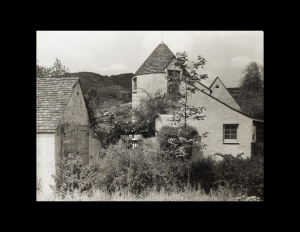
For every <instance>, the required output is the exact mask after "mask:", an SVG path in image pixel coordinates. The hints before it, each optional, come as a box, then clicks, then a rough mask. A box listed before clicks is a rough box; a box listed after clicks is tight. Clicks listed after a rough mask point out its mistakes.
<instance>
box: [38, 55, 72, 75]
mask: <svg viewBox="0 0 300 232" xmlns="http://www.w3.org/2000/svg"><path fill="white" fill-rule="evenodd" d="M37 62H38V60H37ZM63 76H64V77H66V76H70V73H69V69H68V68H66V67H65V66H64V65H62V64H61V62H60V60H58V59H57V58H56V60H55V62H54V63H53V66H52V67H50V68H47V67H44V66H40V65H38V64H37V63H36V77H37V78H53V77H63Z"/></svg>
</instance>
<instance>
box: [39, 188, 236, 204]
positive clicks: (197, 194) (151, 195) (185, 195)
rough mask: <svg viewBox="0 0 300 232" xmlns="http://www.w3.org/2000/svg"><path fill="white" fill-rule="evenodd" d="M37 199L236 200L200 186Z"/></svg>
mask: <svg viewBox="0 0 300 232" xmlns="http://www.w3.org/2000/svg"><path fill="white" fill-rule="evenodd" d="M37 201H234V198H233V195H232V193H231V191H230V190H228V189H219V190H218V191H212V192H211V193H210V194H205V192H204V191H203V190H202V189H200V188H198V190H195V189H188V188H185V189H184V190H183V191H178V190H176V189H174V190H173V191H165V190H164V189H163V188H162V189H161V190H160V191H156V190H155V189H150V190H147V191H145V192H143V193H142V194H139V195H136V194H131V193H130V192H129V191H126V190H121V191H115V192H113V193H111V194H109V193H107V192H104V191H101V190H92V191H89V192H83V193H80V192H79V191H75V192H74V193H67V194H66V196H65V197H64V198H61V197H59V196H55V195H54V194H53V195H45V194H43V193H41V192H37Z"/></svg>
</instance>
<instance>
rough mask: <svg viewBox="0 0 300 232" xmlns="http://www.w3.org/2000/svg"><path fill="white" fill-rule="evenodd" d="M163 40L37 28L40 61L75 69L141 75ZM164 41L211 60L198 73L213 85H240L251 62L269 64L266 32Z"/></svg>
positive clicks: (179, 34)
mask: <svg viewBox="0 0 300 232" xmlns="http://www.w3.org/2000/svg"><path fill="white" fill-rule="evenodd" d="M161 40H162V32H161V31H37V60H38V64H39V65H42V66H46V67H50V66H52V65H53V63H54V62H55V58H58V59H59V60H60V61H61V63H62V64H63V65H65V66H66V67H67V68H69V70H70V72H84V71H85V72H94V73H98V74H101V75H112V74H114V75H116V74H121V73H130V72H132V73H135V72H136V71H137V70H138V68H139V67H140V66H141V65H142V64H143V62H144V61H145V60H146V59H147V58H148V56H149V55H150V54H151V52H152V51H153V50H154V49H155V48H156V47H157V45H158V44H159V43H160V42H161ZM163 41H164V43H165V44H166V45H168V47H169V48H170V50H171V51H172V52H173V53H174V54H176V52H178V51H186V52H187V53H188V59H189V60H191V61H196V59H197V56H198V55H201V56H202V57H204V58H205V59H206V60H207V61H208V62H207V64H206V65H205V66H204V67H203V69H200V70H199V72H198V73H199V74H208V79H207V80H205V81H203V82H202V83H203V84H205V85H206V86H208V87H209V85H210V84H211V83H212V82H213V80H214V79H215V78H216V77H217V76H218V77H219V78H220V79H221V80H222V82H223V83H224V84H225V86H226V87H237V86H238V85H239V81H240V78H241V76H242V71H243V70H244V69H245V67H246V66H247V65H248V64H249V63H250V62H251V61H255V62H257V63H258V64H259V65H260V64H262V65H263V31H164V33H163Z"/></svg>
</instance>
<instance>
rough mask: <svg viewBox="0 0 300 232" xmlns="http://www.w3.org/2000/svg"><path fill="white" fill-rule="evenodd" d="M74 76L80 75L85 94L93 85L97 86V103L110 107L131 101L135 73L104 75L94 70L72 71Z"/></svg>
mask: <svg viewBox="0 0 300 232" xmlns="http://www.w3.org/2000/svg"><path fill="white" fill-rule="evenodd" d="M71 76H72V77H79V79H80V84H81V88H82V91H83V94H84V95H86V93H87V92H88V90H89V89H90V88H91V87H95V88H96V90H97V92H98V94H97V100H96V104H97V105H99V106H101V107H104V108H110V107H112V106H116V105H118V104H124V103H127V102H131V99H132V98H131V78H132V77H133V73H123V74H119V75H111V76H106V75H105V76H102V75H100V74H97V73H93V72H77V73H71Z"/></svg>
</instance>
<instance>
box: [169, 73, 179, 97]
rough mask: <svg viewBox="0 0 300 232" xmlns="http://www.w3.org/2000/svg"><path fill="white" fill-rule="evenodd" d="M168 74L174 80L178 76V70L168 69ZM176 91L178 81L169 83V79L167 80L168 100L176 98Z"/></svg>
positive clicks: (177, 89)
mask: <svg viewBox="0 0 300 232" xmlns="http://www.w3.org/2000/svg"><path fill="white" fill-rule="evenodd" d="M168 76H169V77H170V78H171V79H172V80H175V81H176V79H179V78H180V71H177V70H168ZM178 91H179V82H175V83H174V82H173V83H170V81H168V87H167V94H168V100H171V101H176V100H178Z"/></svg>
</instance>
